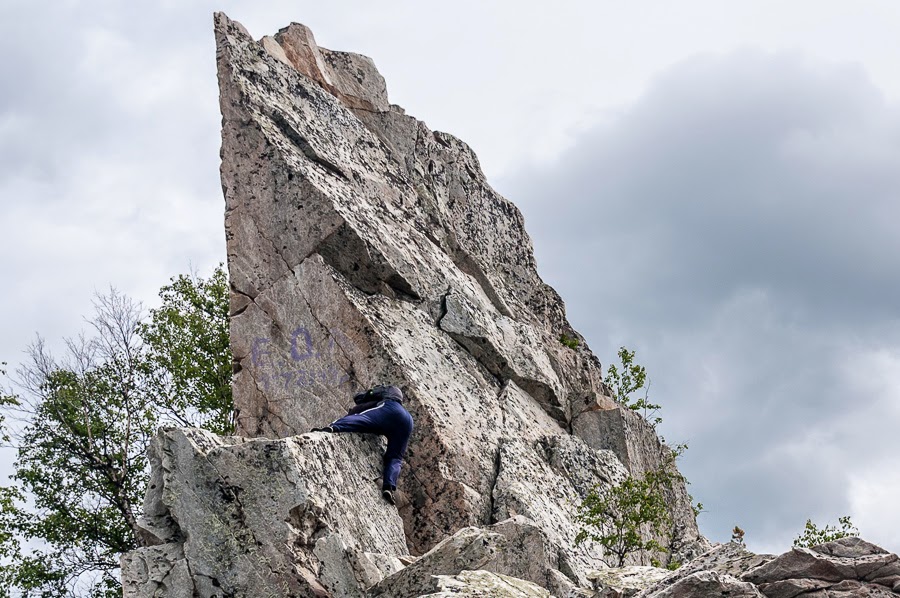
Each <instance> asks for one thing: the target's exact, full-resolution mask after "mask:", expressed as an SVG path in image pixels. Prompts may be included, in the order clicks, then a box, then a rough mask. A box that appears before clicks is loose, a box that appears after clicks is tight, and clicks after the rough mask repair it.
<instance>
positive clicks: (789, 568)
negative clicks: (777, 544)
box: [592, 537, 900, 598]
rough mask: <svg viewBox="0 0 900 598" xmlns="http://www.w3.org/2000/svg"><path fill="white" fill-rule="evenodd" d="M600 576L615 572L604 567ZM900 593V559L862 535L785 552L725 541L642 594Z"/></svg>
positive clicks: (664, 597)
mask: <svg viewBox="0 0 900 598" xmlns="http://www.w3.org/2000/svg"><path fill="white" fill-rule="evenodd" d="M598 576H599V578H601V579H603V578H604V577H613V578H615V576H614V575H613V574H612V573H610V572H600V574H599V575H598ZM592 577H593V574H592ZM898 594H900V558H898V557H897V555H895V554H891V553H889V552H887V551H886V550H884V549H882V548H879V547H878V546H875V545H874V544H871V543H869V542H866V541H865V540H862V539H860V538H856V537H848V538H841V539H839V540H835V541H834V542H829V543H827V544H822V545H820V546H814V547H812V548H794V549H792V550H790V551H788V552H786V553H784V554H782V555H780V556H777V557H773V556H772V555H756V554H753V553H752V552H750V551H748V550H747V549H746V548H744V547H743V546H742V545H740V544H737V543H730V544H725V545H720V546H717V547H715V548H713V549H712V550H710V551H709V552H707V553H706V554H703V555H702V556H700V557H698V558H697V559H694V560H693V561H691V562H690V563H688V564H686V565H685V566H683V567H681V568H680V569H678V570H677V571H675V572H673V573H671V574H670V575H668V576H666V577H664V578H663V579H661V580H659V581H657V582H655V583H651V584H649V585H647V586H646V587H645V588H644V589H643V590H642V591H641V592H640V593H638V594H637V597H638V598H672V597H676V596H691V597H696V598H713V597H719V596H748V597H750V596H757V597H761V596H765V597H766V598H794V597H795V596H800V595H802V596H804V597H807V596H810V597H813V598H851V597H854V598H855V597H857V596H884V597H885V598H887V597H888V596H894V597H895V598H896V596H897V595H898Z"/></svg>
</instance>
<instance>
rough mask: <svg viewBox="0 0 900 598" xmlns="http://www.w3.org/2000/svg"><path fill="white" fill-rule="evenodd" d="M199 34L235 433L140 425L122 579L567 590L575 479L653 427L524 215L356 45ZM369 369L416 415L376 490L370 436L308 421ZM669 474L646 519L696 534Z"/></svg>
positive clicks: (632, 462) (695, 538) (656, 450)
mask: <svg viewBox="0 0 900 598" xmlns="http://www.w3.org/2000/svg"><path fill="white" fill-rule="evenodd" d="M215 35H216V44H217V64H218V75H219V84H220V91H221V93H220V105H221V110H222V117H223V118H222V166H221V178H222V189H223V193H224V197H225V230H226V241H227V249H228V267H229V275H230V276H229V278H230V284H231V345H232V352H233V357H234V369H235V377H234V389H233V390H234V393H233V395H234V400H235V406H236V409H237V418H236V419H237V430H236V434H237V435H236V436H235V437H233V438H217V437H215V436H213V435H210V434H207V433H204V432H201V431H198V430H166V431H164V432H162V433H161V434H160V436H159V437H158V438H157V440H156V441H155V443H154V445H153V449H152V455H151V462H152V466H153V473H152V476H153V480H152V484H151V489H150V491H149V493H148V496H147V501H146V505H145V511H146V512H145V517H144V519H143V520H142V523H141V525H142V527H143V529H144V531H145V535H146V540H147V542H145V544H148V547H146V548H142V549H140V550H137V551H135V552H133V553H131V554H129V555H127V556H126V557H125V558H124V559H123V577H124V579H125V594H126V595H127V596H157V595H158V596H175V595H181V594H185V595H188V594H189V595H192V596H219V595H223V596H251V595H278V596H362V595H363V594H364V593H366V592H368V591H371V592H374V594H373V595H379V596H393V595H397V596H401V595H402V596H406V595H414V593H415V592H418V593H423V592H431V593H437V595H445V594H448V593H450V594H461V595H478V594H477V593H478V592H483V591H484V590H483V588H484V587H487V586H490V587H493V588H495V589H496V591H497V592H501V590H500V589H497V588H502V592H506V593H505V594H500V593H498V594H496V595H520V594H516V592H520V593H522V592H524V594H521V595H529V596H530V595H546V593H547V592H551V593H552V594H553V595H558V596H563V595H572V596H576V595H584V592H585V591H586V588H588V587H590V580H589V579H588V578H587V576H586V575H587V572H588V571H590V570H594V569H596V568H598V567H600V566H602V557H603V554H602V552H601V550H600V549H599V548H598V547H597V546H594V545H592V544H591V543H590V542H587V543H584V544H581V545H579V546H575V544H574V539H575V536H576V534H577V531H578V525H577V523H576V522H575V519H574V515H575V509H576V507H577V505H578V503H579V502H580V501H581V499H582V498H583V497H584V496H585V495H586V494H587V493H588V492H589V491H590V490H591V489H593V488H595V487H597V486H601V487H602V486H604V485H607V486H608V485H610V484H615V483H618V482H619V481H620V480H622V479H623V478H624V477H625V476H627V475H629V474H638V475H639V474H641V473H644V472H646V471H649V470H651V469H653V468H656V467H659V466H660V464H663V463H665V462H666V460H667V456H668V454H669V452H668V449H667V448H666V447H665V446H664V445H663V444H661V442H660V440H659V439H658V438H657V436H656V434H655V432H654V430H653V429H652V427H650V426H649V425H646V422H644V421H643V420H642V419H641V418H640V417H639V416H636V415H635V414H634V413H633V412H631V411H630V410H628V409H623V408H622V407H621V406H619V405H617V404H616V403H615V402H614V401H613V400H612V399H611V398H610V397H609V393H608V390H607V389H606V388H605V387H604V385H603V383H602V379H601V371H600V364H599V362H598V360H597V359H596V357H594V355H593V354H592V353H591V351H590V349H589V348H588V346H587V344H586V343H585V342H584V339H583V338H582V337H581V336H580V335H578V333H577V332H576V331H574V330H573V329H572V327H571V326H570V325H569V323H568V321H567V320H566V316H565V309H564V306H563V303H562V300H561V299H560V298H559V296H558V295H557V294H556V292H555V291H554V290H553V289H552V288H550V287H549V286H547V285H546V284H544V283H543V281H542V280H541V278H540V277H539V276H538V273H537V269H536V265H535V261H534V256H533V253H532V247H531V241H530V239H529V237H528V235H527V233H526V232H525V228H524V222H523V219H522V215H521V214H520V213H519V211H518V210H517V209H516V207H515V206H514V205H513V204H512V203H510V202H509V201H508V200H506V199H505V198H503V197H501V196H500V195H499V194H497V193H496V192H495V191H494V190H493V189H492V188H491V187H490V185H489V184H488V183H487V181H486V180H485V177H484V174H483V173H482V172H481V168H480V165H479V163H478V158H477V157H476V156H475V154H474V152H473V151H472V150H471V148H469V147H468V146H467V145H466V144H465V143H464V142H462V141H461V140H459V139H457V138H455V137H453V136H452V135H449V134H446V133H441V132H436V131H431V130H430V129H428V127H427V126H426V125H425V124H424V123H422V122H420V121H418V120H416V119H415V118H413V117H412V116H409V115H407V114H405V112H404V111H403V110H402V109H401V108H399V107H398V106H395V105H392V104H391V103H390V102H389V100H388V95H387V88H386V84H385V81H384V79H383V78H382V77H381V75H380V74H379V73H378V71H377V69H376V68H375V65H374V63H373V61H372V60H371V59H369V58H367V57H365V56H360V55H357V54H352V53H346V52H337V51H331V50H327V49H325V48H321V47H319V46H318V45H317V44H316V42H315V39H314V38H313V35H312V32H311V31H310V30H309V29H308V28H306V27H304V26H302V25H299V24H293V25H291V26H289V27H287V28H285V29H282V30H281V31H279V32H278V33H277V34H276V35H274V36H271V37H264V38H263V39H261V40H260V41H255V40H254V39H253V38H251V37H250V35H249V34H248V32H247V31H246V30H245V29H244V28H243V27H242V26H241V25H240V24H238V23H236V22H234V21H231V20H230V19H229V18H228V17H226V16H225V15H223V14H221V13H220V14H217V15H216V17H215ZM563 340H565V341H566V342H562V341H563ZM376 383H389V384H395V385H397V386H399V387H401V388H402V389H403V392H404V394H405V397H406V405H407V407H408V409H409V411H410V412H411V413H412V415H413V418H414V420H415V431H414V435H413V438H412V439H411V442H410V446H409V452H408V455H407V463H406V464H405V465H404V469H403V475H402V478H401V480H400V484H399V486H400V491H399V492H398V494H397V498H398V507H399V511H398V510H395V509H394V508H393V507H392V506H389V505H387V503H385V502H383V501H382V500H381V498H380V494H379V486H378V483H377V481H376V479H377V478H378V477H379V473H380V467H381V462H380V458H379V456H380V454H381V452H382V450H383V449H382V446H381V443H380V441H379V440H378V439H375V438H368V437H365V438H357V437H352V436H327V435H323V434H320V433H307V431H308V430H310V429H311V428H313V427H318V426H321V425H324V424H326V423H327V422H329V421H331V420H333V419H335V418H337V417H339V416H341V415H343V414H344V413H345V411H346V407H347V403H348V402H349V398H350V397H351V396H352V394H353V393H354V392H355V391H357V390H359V389H361V388H363V387H369V386H372V385H374V384H376ZM635 418H637V419H635ZM673 492H674V494H673V496H672V497H671V501H670V502H671V505H672V512H673V520H674V521H675V522H676V523H675V524H674V525H673V529H672V533H671V534H668V535H667V537H666V541H669V542H670V544H671V547H672V548H673V549H675V550H677V551H679V554H680V555H684V554H690V553H691V551H693V552H697V551H699V550H700V549H701V548H703V547H705V540H703V539H702V537H701V536H700V535H699V532H698V530H697V527H696V522H695V520H694V515H693V512H692V511H691V509H690V503H689V501H687V500H682V498H683V497H686V496H687V494H686V492H684V488H683V486H679V487H677V488H674V489H673ZM411 555H422V556H421V558H419V559H418V560H417V559H416V558H415V557H413V556H411ZM679 558H683V557H679ZM504 576H506V577H504ZM516 580H518V581H516ZM485 584H487V586H485ZM532 584H537V587H540V588H543V589H540V590H535V589H534V587H532ZM535 591H536V592H537V594H535V593H534V592H535ZM415 595H419V594H415ZM492 595H494V594H492Z"/></svg>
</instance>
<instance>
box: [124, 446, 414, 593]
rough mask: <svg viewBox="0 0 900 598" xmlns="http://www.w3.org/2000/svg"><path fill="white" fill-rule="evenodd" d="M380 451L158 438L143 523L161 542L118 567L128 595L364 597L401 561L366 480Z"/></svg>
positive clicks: (389, 523) (388, 519)
mask: <svg viewBox="0 0 900 598" xmlns="http://www.w3.org/2000/svg"><path fill="white" fill-rule="evenodd" d="M381 445H382V442H381V440H380V439H378V438H377V437H374V436H368V435H366V436H362V435H346V436H340V437H338V436H334V435H330V434H324V433H312V434H305V435H303V436H295V437H291V438H285V439H281V440H267V439H256V440H245V439H242V438H221V437H218V436H215V435H213V434H210V433H208V432H204V431H201V430H191V429H187V430H179V429H173V430H164V431H162V432H160V434H159V435H158V436H157V437H156V438H155V439H154V441H153V444H152V446H151V450H150V460H151V464H152V467H153V476H152V479H151V480H150V487H149V491H148V494H147V497H146V499H145V504H144V517H143V519H141V521H140V525H141V527H142V528H143V529H144V530H145V533H146V536H147V538H148V539H149V540H150V542H155V543H158V545H156V546H150V547H148V548H142V549H139V550H136V551H134V552H132V553H129V554H128V555H127V556H126V557H125V558H124V559H123V563H122V578H123V581H124V586H125V589H124V593H125V596H126V597H128V596H142V597H143V596H181V595H184V596H200V597H211V596H223V595H224V596H311V595H316V596H329V595H330V596H348V597H349V596H361V595H362V594H363V592H364V590H365V589H366V588H368V587H370V586H372V585H374V584H375V583H377V582H378V581H380V580H381V579H382V578H383V577H384V576H385V575H388V574H391V573H393V572H395V571H397V570H399V569H401V568H402V567H403V562H402V561H401V560H400V559H401V558H403V557H405V556H406V555H407V554H408V553H407V549H406V540H405V538H404V534H403V524H402V521H401V520H400V517H399V516H398V515H397V512H396V510H395V509H394V508H393V507H391V506H390V505H388V504H387V503H385V502H384V501H383V500H382V499H381V496H380V493H379V492H378V487H377V486H373V485H372V483H371V481H372V479H373V478H377V477H379V476H380V468H381V460H380V458H379V457H378V454H379V452H380V450H381V448H382V446H381Z"/></svg>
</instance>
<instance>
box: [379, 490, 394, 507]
mask: <svg viewBox="0 0 900 598" xmlns="http://www.w3.org/2000/svg"><path fill="white" fill-rule="evenodd" d="M381 497H382V498H384V500H386V501H388V502H389V503H391V504H392V505H394V506H396V505H397V501H395V500H394V493H393V492H391V491H390V490H382V491H381Z"/></svg>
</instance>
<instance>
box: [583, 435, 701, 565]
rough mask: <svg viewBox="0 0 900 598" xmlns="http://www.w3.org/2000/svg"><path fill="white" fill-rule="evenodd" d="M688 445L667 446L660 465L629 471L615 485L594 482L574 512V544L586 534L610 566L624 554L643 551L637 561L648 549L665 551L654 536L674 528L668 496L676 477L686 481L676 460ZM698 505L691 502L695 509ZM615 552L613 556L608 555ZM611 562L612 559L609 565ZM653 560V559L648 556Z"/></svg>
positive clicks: (654, 562) (620, 560) (626, 555)
mask: <svg viewBox="0 0 900 598" xmlns="http://www.w3.org/2000/svg"><path fill="white" fill-rule="evenodd" d="M685 448H686V445H679V446H678V447H676V449H675V450H671V451H668V457H667V458H666V459H665V460H664V462H663V463H662V465H661V466H660V467H659V469H656V470H652V471H648V472H646V473H644V474H643V475H633V476H629V477H627V478H625V479H624V480H622V481H621V482H620V483H618V484H614V485H603V484H600V485H597V486H596V487H594V489H593V490H591V492H589V493H588V495H587V496H586V497H585V498H584V500H583V501H582V502H581V504H580V505H579V507H578V512H577V514H576V516H575V519H576V521H578V522H579V523H580V524H581V529H580V530H579V532H578V534H577V535H576V537H575V543H576V544H581V543H582V542H585V541H586V540H588V539H590V540H593V541H594V542H596V543H598V544H600V546H602V547H603V550H604V555H605V556H604V560H605V562H606V564H607V565H609V566H611V567H622V566H624V565H625V560H626V558H627V557H628V555H630V554H633V553H636V552H639V553H641V556H642V558H641V562H644V558H643V557H644V556H646V553H647V552H648V551H649V552H666V550H667V548H666V547H665V546H663V545H662V544H660V543H659V541H658V540H657V539H656V538H664V537H666V536H669V535H671V532H672V514H671V512H670V511H669V506H668V502H667V500H666V496H667V494H668V493H670V492H671V491H672V489H673V485H674V484H675V483H678V482H686V480H685V479H684V476H682V475H681V473H679V471H678V468H677V467H676V465H675V460H676V458H677V457H678V456H680V455H681V454H682V453H683V452H684V450H685ZM701 508H702V505H697V507H695V511H694V512H695V514H696V513H697V512H698V509H701ZM607 555H612V556H614V557H615V561H611V560H609V559H608V558H607ZM613 562H614V563H615V564H613ZM650 562H651V564H656V559H655V558H653V557H652V556H651V558H650Z"/></svg>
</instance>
